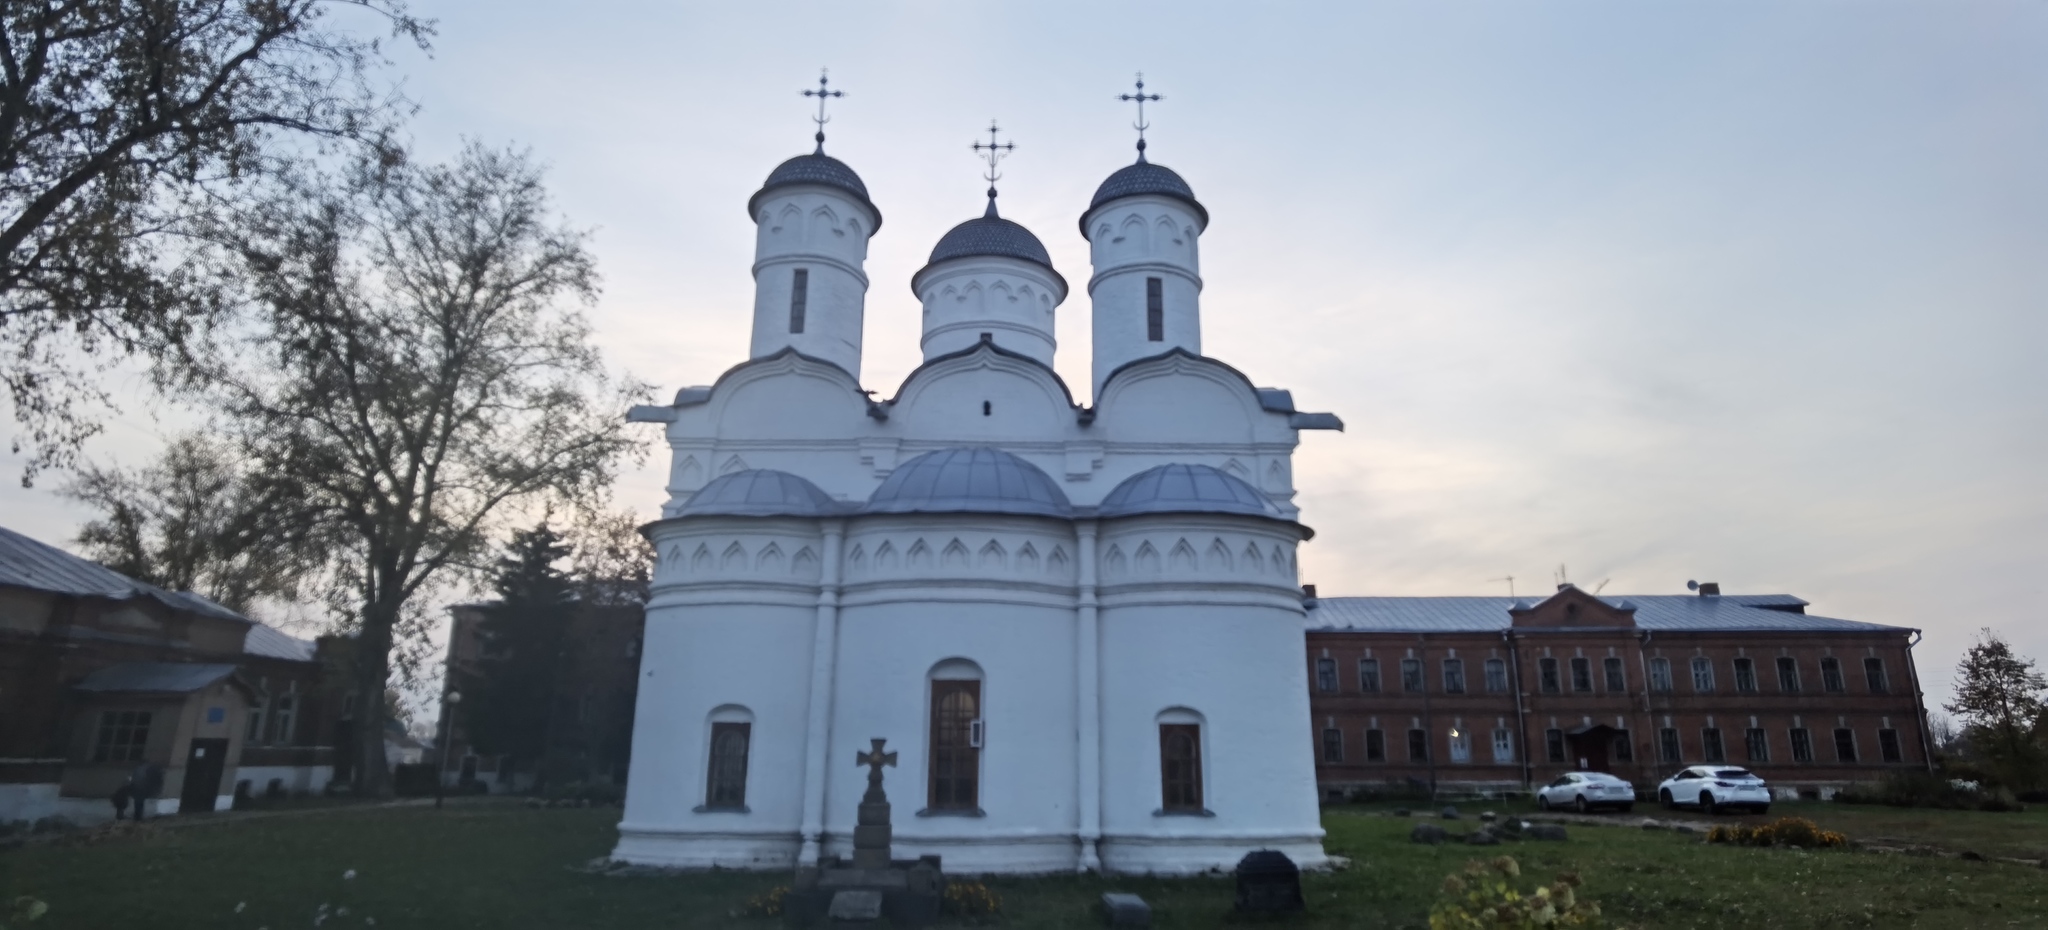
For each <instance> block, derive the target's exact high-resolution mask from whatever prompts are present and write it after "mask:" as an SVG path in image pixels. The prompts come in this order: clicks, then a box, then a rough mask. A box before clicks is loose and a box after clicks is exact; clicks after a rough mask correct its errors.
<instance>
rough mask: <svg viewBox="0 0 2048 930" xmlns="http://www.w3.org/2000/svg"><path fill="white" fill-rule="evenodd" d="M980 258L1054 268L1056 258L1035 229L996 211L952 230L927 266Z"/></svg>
mask: <svg viewBox="0 0 2048 930" xmlns="http://www.w3.org/2000/svg"><path fill="white" fill-rule="evenodd" d="M978 255H998V256H1002V257H1004V258H1019V259H1023V260H1024V261H1027V262H1036V263H1038V264H1040V265H1044V266H1045V267H1047V268H1051V267H1052V255H1051V253H1049V252H1047V251H1046V250H1045V243H1042V242H1039V241H1038V237H1037V236H1034V235H1032V234H1031V230H1028V229H1025V228H1024V227H1022V226H1020V225H1018V224H1016V223H1013V222H1011V221H1009V220H1006V219H1003V218H1002V217H1000V216H996V215H995V213H994V211H990V212H989V214H988V215H986V216H981V217H977V218H975V219H971V220H968V221H967V222H965V223H961V224H960V225H958V226H955V227H953V228H952V229H951V230H948V231H947V232H946V234H945V235H944V236H941V237H939V244H938V245H935V246H932V257H931V258H929V259H927V260H926V262H925V263H926V264H929V265H936V264H938V263H940V262H943V261H945V260H947V259H949V258H968V257H971V256H978Z"/></svg>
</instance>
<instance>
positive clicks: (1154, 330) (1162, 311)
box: [1145, 278, 1166, 342]
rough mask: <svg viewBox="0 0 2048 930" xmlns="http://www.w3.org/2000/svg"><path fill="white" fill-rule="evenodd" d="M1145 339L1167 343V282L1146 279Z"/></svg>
mask: <svg viewBox="0 0 2048 930" xmlns="http://www.w3.org/2000/svg"><path fill="white" fill-rule="evenodd" d="M1145 339H1146V341H1148V342H1164V341H1166V282H1165V281H1162V280H1160V279H1158V278H1146V279H1145Z"/></svg>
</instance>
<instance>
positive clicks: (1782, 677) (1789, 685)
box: [1778, 656, 1799, 694]
mask: <svg viewBox="0 0 2048 930" xmlns="http://www.w3.org/2000/svg"><path fill="white" fill-rule="evenodd" d="M1778 690H1780V691H1783V692H1785V693H1787V694H1796V693H1798V691H1799V660H1798V659H1795V658H1792V657H1791V656H1779V657H1778Z"/></svg>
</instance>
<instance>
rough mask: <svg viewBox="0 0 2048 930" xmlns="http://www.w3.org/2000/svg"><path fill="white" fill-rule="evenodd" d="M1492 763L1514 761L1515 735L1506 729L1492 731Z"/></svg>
mask: <svg viewBox="0 0 2048 930" xmlns="http://www.w3.org/2000/svg"><path fill="white" fill-rule="evenodd" d="M1493 761H1495V762H1513V761H1515V734H1514V731H1512V730H1509V729H1508V728H1506V727H1501V728H1499V729H1496V730H1494V731H1493Z"/></svg>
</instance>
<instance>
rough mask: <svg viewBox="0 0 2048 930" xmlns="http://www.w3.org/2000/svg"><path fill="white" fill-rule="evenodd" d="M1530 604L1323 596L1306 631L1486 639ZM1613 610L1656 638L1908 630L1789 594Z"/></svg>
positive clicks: (1615, 600)
mask: <svg viewBox="0 0 2048 930" xmlns="http://www.w3.org/2000/svg"><path fill="white" fill-rule="evenodd" d="M1536 600H1538V599H1535V598H1510V597H1326V598H1321V599H1318V600H1315V601H1313V602H1311V604H1310V606H1309V611H1308V629H1309V632H1312V633H1314V632H1332V633H1488V632H1499V631H1503V630H1506V629H1508V628H1509V626H1510V624H1511V623H1512V618H1511V617H1509V616H1508V611H1509V610H1510V609H1524V608H1528V607H1530V606H1531V605H1532V604H1533V603H1534V602H1535V601H1536ZM1600 600H1601V601H1604V602H1605V603H1607V604H1609V605H1612V606H1614V607H1616V608H1619V609H1623V610H1626V609H1628V608H1631V607H1632V608H1635V612H1636V613H1635V619H1636V626H1637V627H1638V628H1640V629H1645V630H1653V631H1657V632H1666V631H1673V632H1701V633H1707V632H1737V631H1747V632H1838V633H1908V632H1912V631H1911V630H1910V629H1908V628H1906V627H1897V626H1886V625H1884V624H1881V623H1863V622H1861V621H1857V620H1838V619H1835V618H1833V617H1817V616H1814V615H1812V614H1808V613H1802V612H1800V611H1802V610H1803V609H1804V608H1805V607H1806V602H1805V601H1803V600H1800V599H1799V598H1796V597H1793V596H1791V595H1789V594H1728V595H1719V596H1713V597H1700V596H1697V595H1690V594H1644V595H1630V596H1627V597H1603V598H1600Z"/></svg>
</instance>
